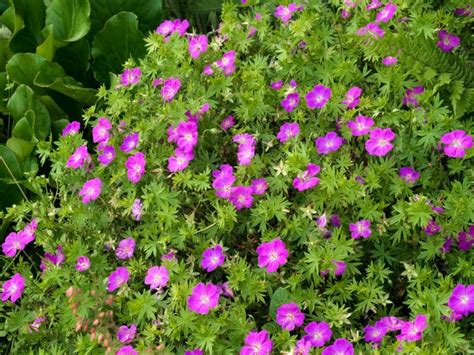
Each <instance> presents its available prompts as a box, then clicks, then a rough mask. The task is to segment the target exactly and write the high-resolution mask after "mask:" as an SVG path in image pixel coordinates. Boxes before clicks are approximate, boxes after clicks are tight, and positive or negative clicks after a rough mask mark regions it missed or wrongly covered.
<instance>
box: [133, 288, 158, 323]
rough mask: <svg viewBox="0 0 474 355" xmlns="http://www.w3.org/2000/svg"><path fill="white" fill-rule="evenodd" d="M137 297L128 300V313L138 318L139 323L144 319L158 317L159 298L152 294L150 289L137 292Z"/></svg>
mask: <svg viewBox="0 0 474 355" xmlns="http://www.w3.org/2000/svg"><path fill="white" fill-rule="evenodd" d="M134 295H135V298H134V299H132V300H131V301H129V302H127V310H128V313H129V314H130V315H131V316H132V317H136V318H134V319H136V320H137V323H138V324H142V323H143V322H144V321H147V320H151V319H155V318H156V311H157V308H156V305H157V304H158V300H157V299H156V297H155V296H153V295H152V294H150V292H149V291H143V293H135V294H134Z"/></svg>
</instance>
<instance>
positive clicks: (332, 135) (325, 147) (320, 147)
mask: <svg viewBox="0 0 474 355" xmlns="http://www.w3.org/2000/svg"><path fill="white" fill-rule="evenodd" d="M315 143H316V150H317V151H318V154H329V153H331V152H335V151H337V150H338V149H339V148H340V147H341V145H342V144H343V143H344V140H343V139H342V138H341V137H340V136H338V135H337V133H336V132H329V133H328V134H326V135H325V136H324V137H318V138H317V139H316V142H315Z"/></svg>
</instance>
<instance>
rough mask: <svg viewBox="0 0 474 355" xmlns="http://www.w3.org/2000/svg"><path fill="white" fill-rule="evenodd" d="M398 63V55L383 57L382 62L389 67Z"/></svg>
mask: <svg viewBox="0 0 474 355" xmlns="http://www.w3.org/2000/svg"><path fill="white" fill-rule="evenodd" d="M397 63H398V59H397V58H396V57H391V56H388V57H385V58H383V59H382V64H383V65H385V66H387V67H389V66H391V65H394V64H397Z"/></svg>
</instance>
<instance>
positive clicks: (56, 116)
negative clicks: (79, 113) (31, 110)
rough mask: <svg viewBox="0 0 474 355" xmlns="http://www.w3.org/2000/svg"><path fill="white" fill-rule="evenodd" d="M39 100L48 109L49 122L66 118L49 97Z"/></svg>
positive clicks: (42, 97) (40, 97)
mask: <svg viewBox="0 0 474 355" xmlns="http://www.w3.org/2000/svg"><path fill="white" fill-rule="evenodd" d="M39 99H40V100H41V102H42V103H43V105H44V106H45V107H46V108H47V109H48V112H49V116H50V117H51V121H56V120H61V119H65V118H67V117H68V115H67V114H66V112H64V111H63V109H62V108H61V107H59V106H58V104H57V103H56V101H54V100H53V99H52V98H51V97H50V96H39Z"/></svg>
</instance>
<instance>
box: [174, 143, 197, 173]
mask: <svg viewBox="0 0 474 355" xmlns="http://www.w3.org/2000/svg"><path fill="white" fill-rule="evenodd" d="M193 159H194V152H192V151H191V152H186V151H183V150H182V149H179V148H178V149H175V151H174V155H173V156H171V157H169V159H168V170H169V171H170V172H172V173H174V172H177V171H181V170H184V169H186V167H187V166H188V165H189V162H190V161H191V160H193Z"/></svg>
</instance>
